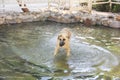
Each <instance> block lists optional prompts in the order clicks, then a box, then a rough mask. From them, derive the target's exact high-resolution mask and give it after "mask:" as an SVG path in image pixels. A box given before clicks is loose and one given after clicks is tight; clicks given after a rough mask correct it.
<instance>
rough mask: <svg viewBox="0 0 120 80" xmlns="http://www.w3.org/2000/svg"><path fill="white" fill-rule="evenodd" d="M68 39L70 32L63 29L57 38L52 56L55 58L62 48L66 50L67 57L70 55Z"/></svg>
mask: <svg viewBox="0 0 120 80" xmlns="http://www.w3.org/2000/svg"><path fill="white" fill-rule="evenodd" d="M70 37H71V32H70V30H69V29H67V28H64V29H62V30H61V32H60V33H59V35H58V38H57V45H56V48H55V52H54V56H56V54H57V53H58V51H59V49H60V48H64V49H65V50H66V53H67V56H69V55H70Z"/></svg>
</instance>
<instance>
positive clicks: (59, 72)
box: [54, 53, 70, 76]
mask: <svg viewBox="0 0 120 80" xmlns="http://www.w3.org/2000/svg"><path fill="white" fill-rule="evenodd" d="M54 64H55V67H56V68H57V69H56V70H55V71H54V72H55V76H69V74H70V68H69V64H68V59H67V57H66V56H65V54H61V53H59V55H58V56H56V57H55V58H54Z"/></svg>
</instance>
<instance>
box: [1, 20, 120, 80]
mask: <svg viewBox="0 0 120 80" xmlns="http://www.w3.org/2000/svg"><path fill="white" fill-rule="evenodd" d="M62 28H69V29H70V30H71V32H72V37H71V40H70V47H71V55H70V57H66V55H65V52H64V50H60V51H59V54H58V55H57V56H56V57H54V56H53V53H54V49H55V46H56V39H57V35H58V34H59V32H60V30H61V29H62ZM119 49H120V30H119V29H113V28H107V27H102V26H91V27H86V26H84V25H82V24H80V23H76V24H62V23H56V22H49V21H46V22H32V23H22V24H10V25H1V26H0V65H1V66H0V68H1V69H0V75H1V76H0V78H1V79H9V78H11V77H12V80H16V79H18V80H19V78H20V79H21V78H22V79H25V80H26V79H31V80H34V79H35V80H36V79H40V80H48V79H53V80H54V79H58V80H68V79H70V80H101V79H105V80H112V79H120V65H119V63H120V62H119V59H120V50H119ZM18 63H19V64H18ZM40 66H45V69H46V67H47V69H49V71H47V70H45V69H44V68H43V67H40ZM13 71H14V72H15V73H12V72H13ZM10 73H11V74H10ZM14 76H16V77H14Z"/></svg>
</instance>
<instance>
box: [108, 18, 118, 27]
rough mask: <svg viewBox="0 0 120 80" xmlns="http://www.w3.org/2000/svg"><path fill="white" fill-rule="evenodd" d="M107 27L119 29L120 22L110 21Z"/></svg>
mask: <svg viewBox="0 0 120 80" xmlns="http://www.w3.org/2000/svg"><path fill="white" fill-rule="evenodd" d="M109 26H110V27H112V28H120V21H115V20H114V21H111V22H110V24H109Z"/></svg>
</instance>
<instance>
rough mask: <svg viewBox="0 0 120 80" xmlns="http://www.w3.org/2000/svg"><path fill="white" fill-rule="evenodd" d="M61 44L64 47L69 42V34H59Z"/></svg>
mask: <svg viewBox="0 0 120 80" xmlns="http://www.w3.org/2000/svg"><path fill="white" fill-rule="evenodd" d="M58 41H59V46H60V47H62V46H64V45H66V44H67V43H68V42H69V36H68V35H65V34H60V35H59V36H58Z"/></svg>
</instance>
